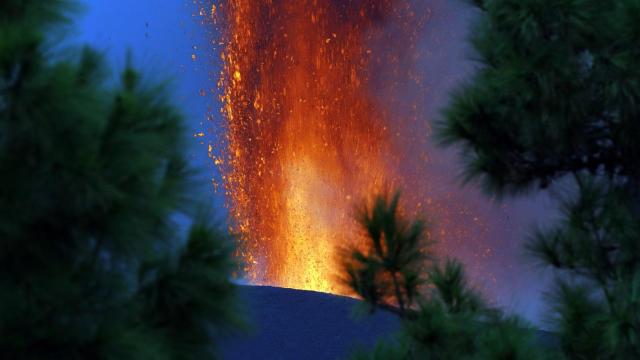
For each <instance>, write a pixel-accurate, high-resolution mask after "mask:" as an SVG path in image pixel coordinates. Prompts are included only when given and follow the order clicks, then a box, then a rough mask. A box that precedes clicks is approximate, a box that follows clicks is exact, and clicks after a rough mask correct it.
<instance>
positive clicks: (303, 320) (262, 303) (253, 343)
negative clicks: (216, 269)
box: [219, 286, 400, 360]
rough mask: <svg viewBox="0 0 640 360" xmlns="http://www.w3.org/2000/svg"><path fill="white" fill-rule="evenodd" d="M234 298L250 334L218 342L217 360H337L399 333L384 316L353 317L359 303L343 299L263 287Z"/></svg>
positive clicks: (393, 319)
mask: <svg viewBox="0 0 640 360" xmlns="http://www.w3.org/2000/svg"><path fill="white" fill-rule="evenodd" d="M239 294H240V298H241V301H243V302H244V309H245V311H246V312H247V318H248V319H249V322H250V329H249V333H248V334H246V335H236V336H233V337H230V338H227V339H224V340H222V341H220V342H219V344H220V345H221V351H222V354H221V355H222V358H223V359H231V360H245V359H306V360H314V359H342V358H346V357H348V355H349V354H350V353H351V351H353V350H354V349H356V348H357V347H358V346H361V347H365V348H372V347H373V346H374V345H375V343H376V341H377V340H379V339H381V338H387V337H390V336H393V334H394V333H395V332H397V331H398V330H399V329H400V322H399V321H398V319H397V318H396V317H395V316H394V315H392V314H390V313H387V312H384V311H376V312H375V313H373V314H372V315H369V314H362V315H356V313H355V311H356V309H357V307H356V305H358V303H359V301H358V300H355V299H351V298H348V297H343V296H336V295H330V294H325V293H319V292H313V291H304V290H293V289H285V288H275V287H268V286H240V287H239Z"/></svg>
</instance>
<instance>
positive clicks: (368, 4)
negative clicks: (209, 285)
mask: <svg viewBox="0 0 640 360" xmlns="http://www.w3.org/2000/svg"><path fill="white" fill-rule="evenodd" d="M214 9H215V12H216V13H217V16H220V17H221V19H222V20H221V21H222V28H223V39H222V41H221V42H222V44H223V51H222V59H223V62H224V70H223V73H222V79H221V81H220V87H221V88H222V91H223V96H222V100H223V103H224V106H223V114H224V116H225V118H226V130H227V139H226V146H227V150H226V151H225V155H224V157H223V158H222V159H217V160H216V161H217V162H218V163H221V164H222V168H223V170H224V177H223V180H224V185H225V189H226V193H227V195H228V198H229V208H230V213H231V215H232V216H233V218H234V221H233V228H234V230H236V231H238V232H239V233H240V234H241V247H240V250H239V253H238V255H239V256H240V257H241V258H242V259H243V260H244V261H245V263H246V266H247V268H246V273H247V276H248V278H249V279H250V280H251V281H253V282H254V283H259V284H272V285H277V286H283V287H292V288H299V289H310V290H318V291H326V292H333V293H336V292H341V289H340V286H339V285H338V284H337V279H336V275H337V271H338V270H339V268H338V267H337V265H336V262H335V256H334V253H335V250H336V247H337V246H339V245H346V244H348V243H349V242H353V241H358V240H357V239H358V227H357V225H355V224H354V220H353V217H352V215H353V206H354V201H357V200H360V199H362V198H364V197H366V196H369V195H371V194H373V193H374V192H376V191H378V190H380V189H381V188H383V187H384V186H393V185H399V184H400V183H402V176H401V175H402V174H400V171H399V161H400V158H401V152H400V151H399V150H398V144H396V143H395V141H397V140H396V138H397V131H398V129H399V128H400V126H398V125H397V124H398V123H399V121H398V120H397V119H394V118H393V117H392V115H391V114H393V113H394V112H393V111H390V109H389V106H390V104H391V103H392V101H388V99H384V98H382V97H381V94H383V93H385V92H388V91H389V90H391V89H394V88H397V87H399V86H402V84H403V83H406V82H409V81H414V80H415V79H412V76H414V75H412V73H411V71H409V70H410V69H408V68H406V62H405V61H403V59H402V58H401V57H402V56H403V54H404V53H405V52H407V51H409V52H411V51H414V50H412V49H414V48H415V46H414V44H415V42H416V41H417V34H418V31H419V29H420V27H421V25H422V22H423V21H424V16H420V15H416V14H418V13H417V12H416V9H415V8H414V5H412V4H411V2H409V1H402V0H398V1H396V0H352V1H342V0H295V1H291V0H280V1H277V0H260V1H257V0H228V1H226V2H224V3H222V4H219V5H218V6H217V7H216V8H214ZM378 90H382V91H378Z"/></svg>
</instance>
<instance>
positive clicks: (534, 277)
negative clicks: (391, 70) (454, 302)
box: [74, 0, 553, 324]
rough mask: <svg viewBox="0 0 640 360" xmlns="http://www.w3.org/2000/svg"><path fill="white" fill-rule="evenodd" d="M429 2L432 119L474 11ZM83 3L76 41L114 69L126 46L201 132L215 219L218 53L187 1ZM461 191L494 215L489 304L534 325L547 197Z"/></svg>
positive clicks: (218, 199) (442, 162)
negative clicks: (537, 248) (503, 198)
mask: <svg viewBox="0 0 640 360" xmlns="http://www.w3.org/2000/svg"><path fill="white" fill-rule="evenodd" d="M256 1H260V0H256ZM431 1H432V2H433V7H432V10H433V17H432V20H431V22H430V23H429V24H428V26H427V36H426V37H425V41H424V47H425V49H426V52H425V53H426V54H427V56H426V57H425V60H424V63H423V64H421V65H422V66H423V68H424V71H425V75H426V76H425V78H426V82H427V84H428V91H427V95H426V98H425V99H424V100H423V101H424V105H425V106H424V107H425V108H426V109H428V110H427V111H428V114H429V117H430V118H435V117H437V116H438V114H439V112H438V111H439V109H440V108H441V107H442V105H443V104H444V103H445V102H446V99H447V94H448V90H450V89H451V88H452V87H453V86H454V85H455V84H456V83H457V82H459V81H460V80H461V79H462V78H463V77H464V75H465V74H468V73H469V71H470V70H471V69H472V67H473V65H472V64H471V63H470V62H469V61H467V60H466V59H467V58H468V57H469V50H468V48H467V46H466V45H465V42H464V40H465V34H466V32H467V27H468V24H469V22H470V19H472V18H473V13H472V12H471V11H470V10H469V8H468V7H467V6H466V5H463V2H462V1H450V0H446V1H445V0H431ZM84 3H85V6H86V10H87V11H86V12H85V13H84V14H83V15H82V16H81V17H80V18H79V19H78V21H77V24H76V28H75V29H74V30H75V34H76V37H75V38H76V39H77V42H81V43H88V44H90V45H91V46H93V47H95V48H97V49H99V50H103V51H105V52H107V53H108V58H109V60H110V62H111V65H112V68H115V69H122V67H123V64H124V59H125V55H126V51H127V50H128V49H131V50H132V51H133V54H134V59H135V65H136V67H137V68H139V69H142V70H143V72H145V73H146V74H150V75H153V76H154V77H155V78H157V79H159V80H164V79H171V80H172V81H173V82H172V85H174V86H173V88H174V89H175V91H174V99H175V102H176V104H179V105H180V107H181V108H182V109H183V112H184V115H185V117H186V118H187V119H188V125H189V129H190V133H192V134H196V133H200V132H203V131H204V132H205V133H206V134H207V137H205V138H195V137H194V138H193V146H192V147H191V149H189V150H190V151H189V153H190V154H191V156H192V160H193V164H194V165H196V166H198V167H199V168H200V169H202V179H203V182H204V186H203V188H202V194H203V198H206V197H208V198H210V200H211V203H212V204H214V207H215V208H216V209H219V210H220V213H221V214H222V213H223V212H224V209H223V206H222V203H223V201H224V199H223V198H222V196H221V195H219V194H217V195H216V194H214V192H213V187H212V186H211V185H210V179H211V178H212V177H213V176H214V175H215V169H214V168H213V166H211V165H210V161H209V160H208V158H207V156H206V150H207V149H206V143H204V144H202V143H201V142H202V141H205V142H206V141H208V140H211V139H213V135H212V134H213V133H214V132H215V131H216V129H218V125H217V124H219V123H220V121H221V119H220V116H219V113H218V111H217V109H218V108H219V104H218V103H217V101H216V99H215V98H214V97H212V96H201V93H202V92H203V91H204V94H210V90H211V89H215V86H216V81H217V76H218V75H217V74H218V72H219V65H220V64H219V63H217V60H211V59H218V56H217V54H215V52H213V49H212V48H211V47H210V46H209V45H208V43H209V37H208V36H207V34H206V33H205V28H204V27H203V26H201V25H200V24H198V16H197V15H196V14H195V11H196V9H195V6H194V5H193V1H191V0H136V1H130V0H84ZM193 55H195V60H194V59H193V58H192V56H193ZM115 75H116V74H114V76H115ZM209 109H213V112H211V113H212V114H214V116H215V117H214V119H213V120H214V121H213V122H212V121H208V120H207V113H208V110H209ZM431 151H432V153H433V154H434V158H437V159H439V161H437V162H436V163H435V164H434V166H436V167H441V168H442V171H443V172H451V173H455V170H458V168H457V166H459V165H458V163H457V162H456V161H457V158H456V157H455V156H454V153H453V152H452V151H450V150H447V151H445V150H442V149H435V148H434V149H431ZM445 180H446V181H443V184H442V191H456V189H457V188H455V187H453V185H451V184H452V183H454V177H453V176H451V179H445ZM464 191H465V199H469V202H470V207H472V208H473V210H474V211H476V212H487V213H490V214H492V215H491V216H494V217H498V219H497V220H495V221H494V222H492V223H491V224H490V226H489V230H488V232H489V234H488V236H487V237H488V238H489V239H490V240H489V241H490V244H488V245H489V246H490V247H491V248H492V251H493V255H492V257H491V263H490V264H488V265H487V266H486V267H485V268H486V269H487V271H491V272H492V273H493V277H494V280H495V285H491V284H489V287H492V286H493V287H494V288H495V291H493V295H494V300H495V301H497V302H498V304H500V305H501V306H502V307H503V308H505V309H506V310H508V311H514V312H517V313H519V314H521V315H523V316H525V317H527V318H528V319H530V320H533V321H535V322H536V323H538V324H541V322H540V311H541V308H540V296H541V293H540V291H541V289H542V288H543V284H544V281H545V280H543V279H545V278H548V273H545V272H543V271H541V270H538V269H536V268H534V267H533V266H532V265H531V264H530V263H529V262H527V261H526V260H525V258H524V257H523V256H522V246H521V245H522V240H523V239H524V237H525V236H526V234H527V231H528V230H527V229H528V228H529V226H530V225H532V224H535V223H541V222H542V223H544V222H548V219H549V218H550V217H551V216H552V215H551V214H552V213H553V212H552V210H551V209H552V208H553V207H552V203H551V201H550V200H549V197H548V196H547V195H542V196H537V197H535V198H526V199H518V200H510V201H508V202H506V203H502V204H498V205H494V204H490V203H489V201H488V200H486V198H485V197H483V196H482V195H480V194H479V193H478V192H477V191H476V190H474V189H465V190H464ZM494 214H495V215H494ZM453 255H456V254H453Z"/></svg>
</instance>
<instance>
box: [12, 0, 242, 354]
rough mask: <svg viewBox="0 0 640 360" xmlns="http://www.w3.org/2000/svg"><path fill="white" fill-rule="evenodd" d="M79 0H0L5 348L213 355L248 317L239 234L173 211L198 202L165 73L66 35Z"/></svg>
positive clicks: (38, 351)
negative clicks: (144, 73)
mask: <svg viewBox="0 0 640 360" xmlns="http://www.w3.org/2000/svg"><path fill="white" fill-rule="evenodd" d="M76 7H77V6H76V4H75V3H74V2H71V1H62V0H50V1H35V0H9V1H2V2H0V294H2V301H0V358H3V359H44V358H46V359H88V358H91V359H94V358H95V359H100V358H104V359H163V358H167V359H202V358H204V357H206V356H212V355H213V354H214V352H213V344H214V342H213V341H212V339H213V336H214V335H215V334H216V331H217V329H221V328H223V327H224V326H226V325H228V324H231V323H233V322H235V320H236V318H235V316H234V310H233V309H234V307H235V305H234V304H235V302H234V298H233V293H234V290H233V286H232V285H231V284H230V282H229V278H230V275H231V272H232V271H233V268H234V267H233V264H232V263H231V262H230V260H229V259H230V250H229V249H228V246H229V245H230V244H231V243H232V242H231V241H230V239H229V236H228V235H227V234H226V233H224V232H222V231H219V230H216V229H213V228H210V227H207V226H206V225H205V221H204V220H198V219H197V221H195V222H194V224H193V226H192V228H191V231H190V233H189V235H188V236H187V238H186V239H183V238H181V235H180V234H179V231H178V230H177V229H178V226H177V224H176V223H175V222H174V221H173V220H172V219H173V218H174V217H175V215H176V214H178V213H183V214H184V215H195V212H194V211H192V210H191V209H193V208H194V205H195V203H194V201H193V200H194V198H193V197H192V196H191V195H190V194H189V189H190V188H192V185H193V184H192V181H191V180H190V179H192V178H193V177H192V171H191V170H190V169H189V168H188V166H187V161H186V156H185V154H184V149H185V147H186V146H185V145H186V144H185V143H184V141H183V134H184V128H183V124H182V118H181V116H180V114H179V112H178V111H177V110H176V109H175V108H174V106H173V105H172V104H171V103H170V101H169V100H168V99H169V97H168V95H167V92H166V91H165V89H164V87H161V86H144V85H143V83H142V81H141V79H140V76H139V75H138V73H137V72H136V71H134V70H133V68H132V67H131V66H130V65H131V64H130V63H129V66H127V68H126V69H125V71H124V72H123V73H122V76H121V81H120V83H119V84H118V85H114V86H113V87H110V86H108V85H107V83H108V82H107V78H106V74H107V71H106V68H105V67H104V64H103V62H102V56H101V55H100V54H98V53H96V52H95V51H93V50H91V49H88V48H87V49H84V50H82V51H81V52H79V53H77V55H73V56H72V55H71V53H70V52H61V51H60V50H54V47H53V46H52V45H53V44H51V43H50V40H51V39H50V37H49V36H51V35H52V34H53V33H57V32H59V33H60V34H62V31H61V30H62V29H64V24H65V23H66V22H67V20H68V19H69V16H71V15H72V14H73V10H75V8H76ZM67 59H68V60H67ZM176 254H177V255H176ZM205 355H206V356H205Z"/></svg>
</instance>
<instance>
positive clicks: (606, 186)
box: [439, 0, 640, 359]
mask: <svg viewBox="0 0 640 360" xmlns="http://www.w3.org/2000/svg"><path fill="white" fill-rule="evenodd" d="M474 3H475V4H476V5H477V7H478V8H479V9H480V14H479V21H478V24H477V25H476V27H475V28H474V31H473V36H472V38H471V41H472V44H473V46H474V49H475V51H476V57H477V58H478V59H479V67H478V69H477V72H476V74H475V75H474V77H473V78H472V80H471V81H470V82H468V83H467V84H465V85H463V86H462V87H461V88H460V89H459V90H458V91H457V92H456V93H455V94H454V96H453V100H452V103H451V104H450V106H449V107H448V108H447V109H446V111H445V121H443V123H442V124H441V128H440V130H439V134H440V136H441V139H442V140H443V142H444V143H445V144H455V145H458V146H460V148H461V149H462V151H463V155H464V159H465V161H466V178H467V179H468V180H471V179H479V180H480V181H481V182H482V184H483V185H484V187H485V189H486V190H487V191H488V192H489V193H490V194H492V195H496V194H497V195H503V194H518V193H522V192H524V191H527V190H532V189H535V188H546V187H547V186H548V185H549V184H551V183H552V182H554V181H557V180H558V179H561V178H568V179H573V180H574V181H573V182H574V183H575V186H573V188H571V189H569V190H568V191H567V195H566V196H564V198H563V199H562V200H561V201H562V204H561V206H562V209H563V211H564V212H563V217H562V220H561V221H560V222H559V223H558V224H557V225H556V226H555V227H553V228H551V229H544V230H539V231H537V232H536V234H535V236H534V238H533V240H532V242H531V243H530V245H529V249H530V250H532V252H533V253H534V254H535V255H536V256H537V258H538V259H540V260H542V262H543V263H544V264H546V265H550V266H552V267H554V268H556V269H559V270H560V272H559V273H558V274H559V280H558V285H557V286H556V290H554V291H553V292H552V296H551V300H552V304H553V305H554V309H553V314H552V318H553V319H554V322H555V324H556V325H557V330H558V331H559V333H560V336H561V342H562V346H563V349H564V350H565V354H566V356H567V357H568V358H576V359H584V358H599V359H622V358H624V359H627V358H638V357H640V316H639V314H640V292H639V291H638V289H640V251H639V250H640V236H639V235H640V221H639V220H640V195H639V194H640V191H639V184H640V182H639V180H640V162H638V159H639V158H640V142H638V141H637V139H636V138H637V136H638V134H640V117H639V115H640V107H639V106H638V104H640V66H639V65H640V60H638V59H640V45H639V43H638V39H639V38H640V3H638V1H635V0H620V1H598V0H584V1H570V0H551V1H538V0H484V1H483V0H476V1H474ZM568 179H567V180H565V181H569V180H568Z"/></svg>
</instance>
